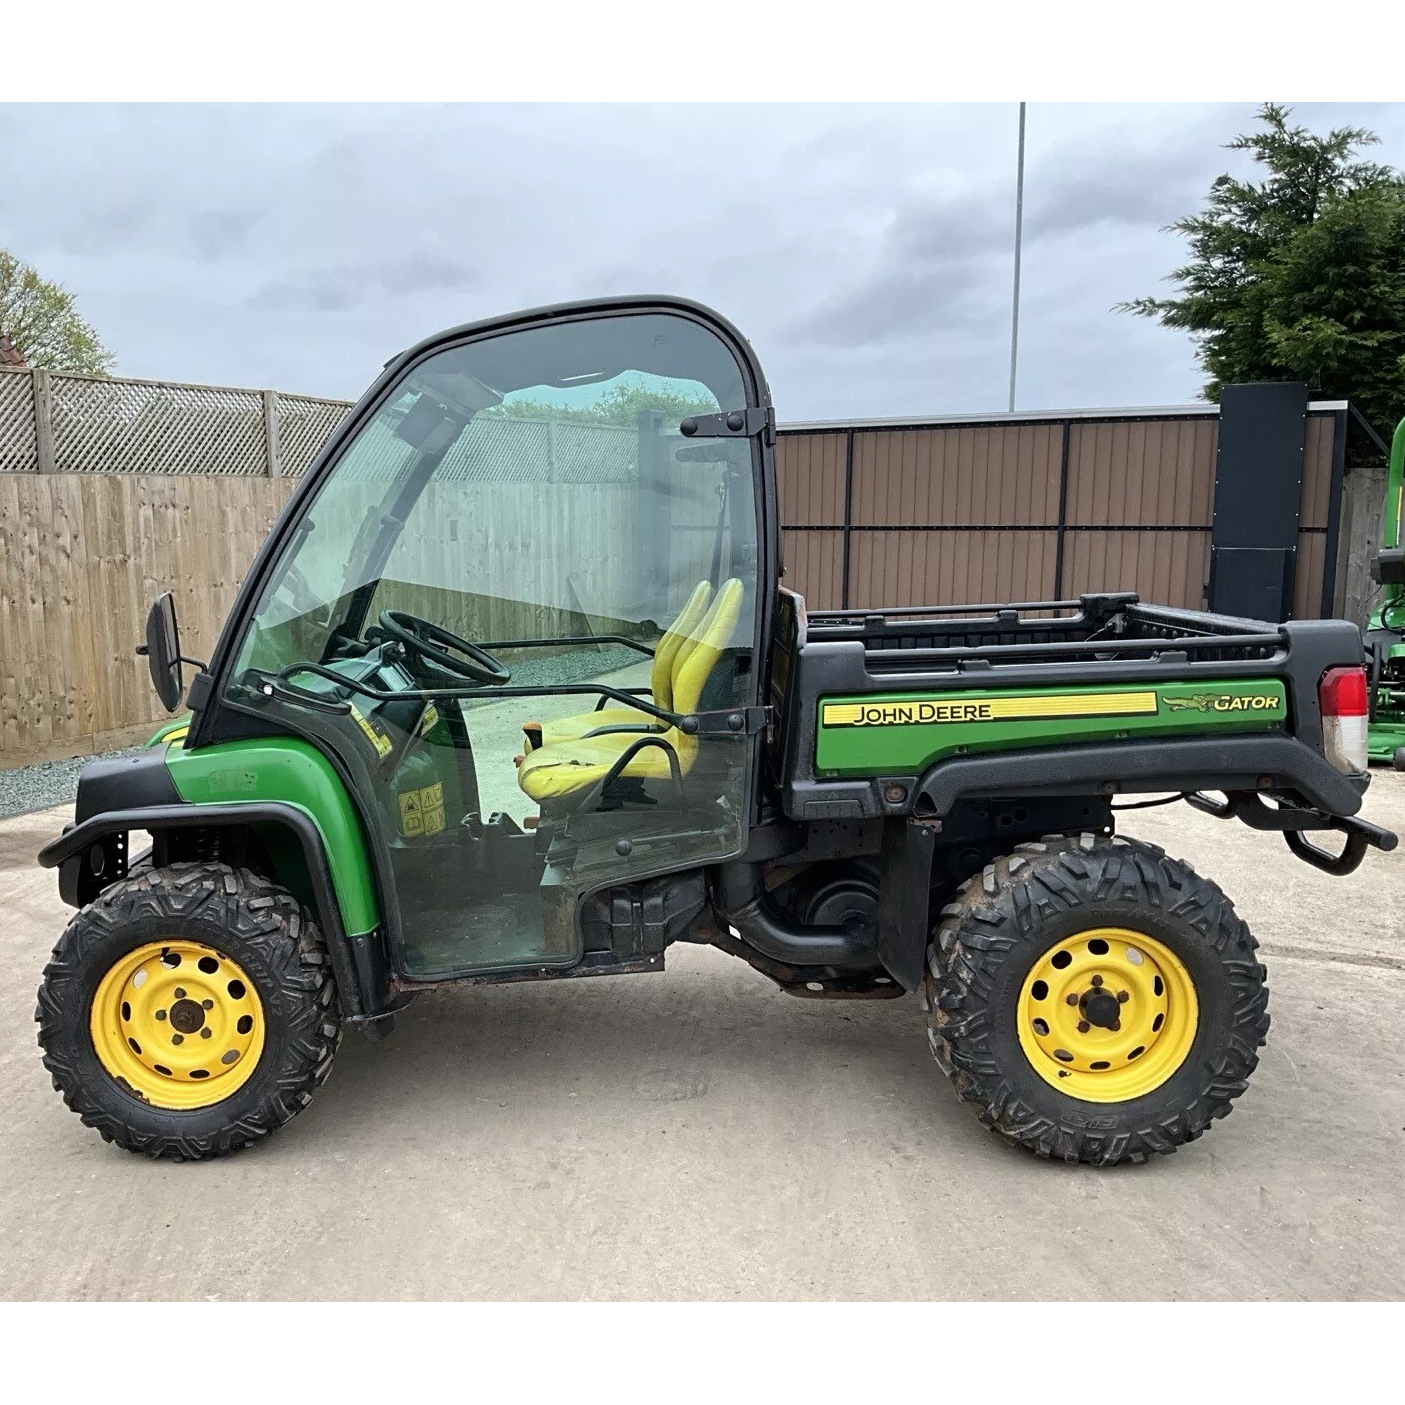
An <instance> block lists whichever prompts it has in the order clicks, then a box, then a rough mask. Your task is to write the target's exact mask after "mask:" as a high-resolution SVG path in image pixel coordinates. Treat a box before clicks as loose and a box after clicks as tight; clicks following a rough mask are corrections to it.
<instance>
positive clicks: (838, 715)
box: [821, 691, 1156, 727]
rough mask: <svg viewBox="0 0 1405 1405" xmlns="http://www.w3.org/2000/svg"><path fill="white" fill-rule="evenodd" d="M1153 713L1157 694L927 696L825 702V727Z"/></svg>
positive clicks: (823, 717) (899, 725)
mask: <svg viewBox="0 0 1405 1405" xmlns="http://www.w3.org/2000/svg"><path fill="white" fill-rule="evenodd" d="M1155 712H1156V694H1155V693H1154V692H1151V691H1147V692H1144V693H1063V694H1051V695H1047V696H1044V697H1026V698H973V699H970V700H969V701H968V700H963V699H959V698H953V697H950V696H948V697H945V698H929V699H922V700H914V701H910V702H883V703H877V702H875V703H826V704H825V705H824V711H823V714H822V718H821V720H822V722H823V725H824V726H826V727H909V726H914V725H917V726H920V725H923V724H926V723H934V722H1017V721H1021V720H1030V719H1036V718H1041V717H1128V716H1145V715H1146V714H1148V713H1155Z"/></svg>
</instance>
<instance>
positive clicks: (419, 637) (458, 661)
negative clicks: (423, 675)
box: [376, 610, 512, 684]
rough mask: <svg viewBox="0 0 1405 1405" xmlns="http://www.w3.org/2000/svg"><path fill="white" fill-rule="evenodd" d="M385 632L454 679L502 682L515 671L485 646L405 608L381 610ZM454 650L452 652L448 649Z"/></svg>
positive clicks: (380, 619) (379, 619)
mask: <svg viewBox="0 0 1405 1405" xmlns="http://www.w3.org/2000/svg"><path fill="white" fill-rule="evenodd" d="M376 622H377V623H378V624H379V625H380V627H381V630H382V632H383V633H385V634H388V635H389V636H390V637H391V638H392V639H394V640H396V641H398V642H399V643H400V644H403V645H404V646H405V648H407V649H409V650H410V651H411V652H413V653H415V654H418V655H419V656H420V658H422V659H424V660H425V661H426V662H427V663H430V664H432V665H434V667H435V668H437V669H439V670H440V671H441V672H443V673H447V674H448V675H449V676H450V677H451V678H467V679H468V680H469V681H470V682H473V683H488V684H502V683H506V682H508V680H509V679H511V677H512V674H511V673H509V672H508V670H507V668H506V667H505V666H504V665H503V664H502V663H501V662H500V661H499V660H498V659H495V658H494V657H493V656H492V655H491V654H490V653H489V652H488V651H487V650H486V649H480V648H479V647H478V645H477V644H470V643H469V642H468V640H467V639H460V638H459V636H458V635H457V634H453V633H451V632H450V631H449V630H447V629H445V628H444V626H443V625H438V624H435V623H434V622H433V621H432V620H422V619H420V617H419V616H418V615H411V614H407V613H406V612H405V611H404V610H382V611H381V612H380V614H379V615H378V616H377V617H376ZM450 649H452V650H454V653H450V652H449V650H450Z"/></svg>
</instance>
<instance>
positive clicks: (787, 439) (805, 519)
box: [776, 434, 845, 527]
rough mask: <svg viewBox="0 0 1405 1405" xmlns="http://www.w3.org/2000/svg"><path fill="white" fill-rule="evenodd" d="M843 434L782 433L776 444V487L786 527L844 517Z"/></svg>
mask: <svg viewBox="0 0 1405 1405" xmlns="http://www.w3.org/2000/svg"><path fill="white" fill-rule="evenodd" d="M844 446H845V436H844V435H842V434H795V435H782V436H781V437H780V439H779V440H778V441H777V444H776V491H777V493H778V494H779V497H780V504H781V521H782V522H783V523H785V525H786V526H787V527H800V526H837V525H839V524H840V523H842V522H843V521H844Z"/></svg>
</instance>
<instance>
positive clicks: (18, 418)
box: [0, 371, 38, 473]
mask: <svg viewBox="0 0 1405 1405" xmlns="http://www.w3.org/2000/svg"><path fill="white" fill-rule="evenodd" d="M36 467H38V459H37V456H36V451H35V443H34V380H33V378H32V377H31V376H30V374H29V372H28V371H0V473H5V472H10V473H32V472H33V471H34V469H35V468H36Z"/></svg>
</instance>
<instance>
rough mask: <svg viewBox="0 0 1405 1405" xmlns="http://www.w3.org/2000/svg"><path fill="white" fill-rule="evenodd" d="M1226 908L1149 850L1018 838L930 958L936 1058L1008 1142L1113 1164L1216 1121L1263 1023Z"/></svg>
mask: <svg viewBox="0 0 1405 1405" xmlns="http://www.w3.org/2000/svg"><path fill="white" fill-rule="evenodd" d="M1257 945H1258V944H1257V942H1255V940H1254V938H1253V936H1252V934H1251V933H1250V931H1249V929H1248V927H1247V926H1246V925H1245V923H1244V922H1243V921H1242V920H1241V919H1240V917H1239V916H1238V915H1237V914H1236V913H1235V911H1234V907H1233V904H1231V902H1230V901H1229V899H1228V898H1227V897H1225V895H1224V894H1223V893H1222V892H1221V891H1220V890H1219V888H1217V887H1216V886H1215V884H1213V883H1211V882H1209V881H1208V880H1206V879H1203V878H1201V877H1199V876H1198V875H1197V874H1196V873H1195V871H1194V870H1193V869H1192V868H1191V867H1190V866H1189V865H1188V864H1185V863H1181V862H1178V861H1177V860H1175V859H1171V858H1168V857H1167V856H1166V855H1165V854H1164V853H1163V852H1162V851H1161V850H1160V849H1158V848H1156V847H1155V846H1153V845H1150V844H1143V843H1140V842H1137V841H1132V840H1127V839H1123V838H1115V839H1111V838H1106V837H1101V836H1096V835H1092V834H1084V835H1081V836H1077V837H1064V836H1056V837H1052V838H1049V839H1046V840H1044V841H1042V842H1040V843H1037V844H1021V845H1020V846H1019V848H1018V849H1016V851H1015V852H1014V853H1013V854H1010V855H1008V856H1007V857H1003V858H1000V859H997V860H996V861H995V862H994V863H992V864H989V865H987V866H986V868H985V869H984V871H983V872H981V873H979V874H976V875H975V876H973V877H972V878H971V879H969V880H968V881H967V882H966V883H965V884H964V885H963V886H962V888H961V889H960V891H959V893H958V894H957V899H956V901H955V902H953V903H951V904H950V905H949V906H947V907H946V908H945V909H943V911H942V915H941V921H940V923H939V924H938V926H937V929H936V931H935V932H934V933H933V937H932V942H931V945H930V946H929V947H928V952H927V974H926V981H925V986H924V1003H925V1004H926V1007H927V1011H928V1037H929V1042H930V1044H931V1047H932V1052H933V1054H934V1055H935V1056H936V1060H937V1063H938V1064H939V1065H940V1066H941V1068H942V1069H943V1071H944V1072H946V1073H947V1075H948V1076H949V1077H950V1078H951V1081H952V1083H953V1084H954V1085H955V1087H956V1091H957V1093H958V1094H959V1096H960V1097H961V1098H962V1099H964V1100H965V1101H967V1102H970V1103H972V1104H973V1105H974V1107H975V1110H976V1112H977V1114H978V1115H979V1116H980V1118H981V1120H982V1121H983V1122H984V1123H985V1124H986V1125H987V1126H988V1127H990V1128H991V1129H992V1130H994V1131H996V1132H998V1133H1000V1134H1001V1135H1002V1136H1003V1137H1005V1138H1006V1139H1007V1140H1008V1141H1011V1142H1015V1143H1018V1144H1019V1145H1021V1146H1024V1147H1027V1148H1029V1149H1030V1150H1031V1151H1034V1152H1035V1153H1036V1154H1038V1155H1040V1156H1045V1157H1058V1158H1060V1159H1062V1160H1065V1161H1075V1162H1077V1161H1082V1162H1089V1163H1092V1164H1095V1165H1104V1166H1108V1165H1115V1164H1116V1163H1118V1162H1120V1161H1145V1160H1146V1158H1147V1156H1148V1155H1149V1154H1150V1153H1152V1152H1172V1151H1174V1150H1175V1149H1176V1148H1177V1147H1178V1146H1179V1145H1181V1144H1182V1143H1184V1142H1188V1141H1192V1140H1193V1139H1194V1138H1196V1137H1198V1136H1199V1135H1200V1134H1201V1133H1202V1132H1203V1131H1205V1129H1206V1128H1207V1127H1208V1126H1209V1125H1210V1123H1211V1122H1212V1121H1213V1120H1214V1119H1215V1118H1217V1117H1223V1116H1225V1115H1226V1114H1227V1113H1228V1112H1229V1111H1230V1108H1231V1105H1232V1102H1233V1099H1235V1098H1237V1097H1238V1096H1239V1094H1240V1093H1242V1092H1243V1091H1244V1089H1245V1087H1246V1086H1247V1083H1248V1078H1249V1075H1250V1074H1251V1073H1252V1072H1253V1070H1254V1068H1255V1066H1256V1065H1257V1063H1258V1052H1257V1051H1258V1049H1259V1048H1260V1046H1261V1045H1262V1044H1263V1042H1264V1039H1265V1037H1266V1035H1267V1033H1268V989H1267V987H1266V986H1265V984H1264V979H1265V976H1266V972H1265V971H1264V968H1263V967H1262V966H1261V965H1260V964H1259V962H1258V960H1257V959H1256V957H1255V955H1254V952H1255V950H1256V948H1257Z"/></svg>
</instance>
